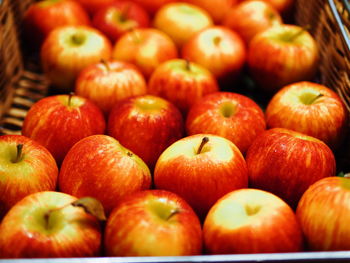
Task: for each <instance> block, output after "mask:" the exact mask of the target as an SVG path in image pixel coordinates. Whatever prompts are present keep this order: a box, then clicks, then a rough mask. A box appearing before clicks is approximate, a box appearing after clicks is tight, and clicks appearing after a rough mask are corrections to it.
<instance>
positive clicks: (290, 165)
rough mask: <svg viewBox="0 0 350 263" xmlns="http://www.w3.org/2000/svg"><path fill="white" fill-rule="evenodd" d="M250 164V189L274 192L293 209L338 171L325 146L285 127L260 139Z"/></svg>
mask: <svg viewBox="0 0 350 263" xmlns="http://www.w3.org/2000/svg"><path fill="white" fill-rule="evenodd" d="M246 162H247V166H248V172H249V185H250V187H252V188H258V189H262V190H265V191H269V192H271V193H274V194H275V195H277V196H279V197H280V198H282V199H283V200H284V201H286V202H287V203H288V204H289V205H290V206H291V207H292V208H293V209H294V208H296V206H297V204H298V201H299V199H300V197H301V196H302V194H303V193H304V192H305V191H306V189H307V188H308V187H309V186H310V185H311V184H313V183H314V182H316V181H317V180H319V179H321V178H324V177H329V176H334V175H335V171H336V163H335V158H334V154H333V152H332V151H331V149H330V148H329V147H328V146H327V145H326V144H325V143H323V142H322V141H320V140H318V139H316V138H314V137H311V136H307V135H304V134H302V133H299V132H295V131H292V130H287V129H283V128H274V129H270V130H267V131H265V132H264V133H262V134H261V135H260V136H258V137H257V138H256V139H255V140H254V142H253V143H252V145H251V146H250V147H249V149H248V152H247V155H246Z"/></svg>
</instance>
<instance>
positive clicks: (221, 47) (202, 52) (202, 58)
mask: <svg viewBox="0 0 350 263" xmlns="http://www.w3.org/2000/svg"><path fill="white" fill-rule="evenodd" d="M182 57H183V58H184V59H187V60H189V61H192V62H195V63H198V64H200V65H202V66H204V67H206V68H207V69H209V70H210V71H211V72H212V73H213V74H214V76H215V77H216V78H218V79H224V78H231V79H234V78H236V77H237V76H238V75H239V73H240V72H241V69H242V68H243V66H244V64H245V59H246V49H245V44H244V42H243V40H242V38H241V37H240V36H239V35H238V34H237V33H236V32H234V31H232V30H230V29H228V28H227V27H223V26H213V27H208V28H206V29H204V30H202V31H200V32H198V33H197V34H195V35H194V36H193V37H192V38H191V39H190V40H189V41H188V42H187V43H186V44H185V45H184V46H183V48H182Z"/></svg>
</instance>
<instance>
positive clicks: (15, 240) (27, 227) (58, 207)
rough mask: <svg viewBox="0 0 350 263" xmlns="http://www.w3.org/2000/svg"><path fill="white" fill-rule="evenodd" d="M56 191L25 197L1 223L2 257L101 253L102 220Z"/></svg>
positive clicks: (0, 249) (87, 255)
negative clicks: (74, 204)
mask: <svg viewBox="0 0 350 263" xmlns="http://www.w3.org/2000/svg"><path fill="white" fill-rule="evenodd" d="M76 200H77V198H76V197H73V196H71V195H67V194H64V193H59V192H54V191H42V192H38V193H33V194H31V195H28V196H26V197H24V198H23V199H21V200H20V201H19V202H18V203H16V204H15V205H14V206H13V207H12V208H11V210H10V211H9V212H8V213H7V214H6V216H5V217H4V218H3V220H2V222H1V224H0V257H1V258H53V257H55V258H56V257H60V258H66V257H92V256H98V255H99V254H100V248H101V243H102V241H101V239H102V238H101V227H100V224H99V222H98V220H97V219H96V218H95V217H94V216H92V215H90V214H88V213H86V212H84V210H83V209H82V208H81V207H75V206H73V205H71V204H72V203H74V202H75V201H76Z"/></svg>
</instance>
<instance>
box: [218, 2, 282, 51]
mask: <svg viewBox="0 0 350 263" xmlns="http://www.w3.org/2000/svg"><path fill="white" fill-rule="evenodd" d="M281 23H282V18H281V16H280V14H279V13H278V11H277V10H276V9H275V8H274V7H273V6H271V5H270V4H268V3H266V2H264V1H262V0H252V1H245V2H242V3H240V4H238V5H236V6H234V7H232V8H231V9H230V10H229V12H228V13H227V15H226V17H225V19H224V21H223V25H224V26H227V27H228V28H230V29H232V30H233V31H235V32H237V33H238V34H239V35H240V36H241V37H242V38H243V40H244V41H245V43H246V44H247V46H248V45H249V42H250V40H251V39H252V38H253V37H254V36H255V35H257V34H258V33H260V32H263V31H265V30H266V29H268V28H270V27H271V26H274V25H278V24H281Z"/></svg>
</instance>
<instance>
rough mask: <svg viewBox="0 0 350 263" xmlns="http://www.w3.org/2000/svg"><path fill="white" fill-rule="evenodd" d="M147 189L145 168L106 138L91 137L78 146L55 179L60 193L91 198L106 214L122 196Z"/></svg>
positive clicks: (67, 158)
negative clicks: (94, 199)
mask: <svg viewBox="0 0 350 263" xmlns="http://www.w3.org/2000/svg"><path fill="white" fill-rule="evenodd" d="M150 186H151V173H150V170H149V168H148V167H147V165H146V164H145V163H144V162H143V161H142V160H141V159H140V158H139V157H138V156H137V155H135V154H134V153H132V152H131V151H130V150H128V149H126V148H125V147H123V146H122V145H121V144H120V143H119V142H118V141H117V140H116V139H114V138H113V137H111V136H108V135H92V136H89V137H86V138H84V139H81V140H80V141H79V142H77V143H76V144H75V145H74V146H73V147H72V148H71V149H70V150H69V152H68V153H67V155H66V157H65V158H64V160H63V163H62V166H61V169H60V173H59V176H58V187H59V189H60V191H62V192H64V193H67V194H71V195H73V196H76V197H84V196H91V197H94V198H96V199H98V200H99V201H100V202H101V203H102V205H103V207H104V209H105V212H106V214H109V213H110V211H111V210H112V209H113V207H114V206H115V205H116V203H117V202H118V201H119V200H120V199H121V198H122V197H124V196H125V195H128V194H131V193H133V192H136V191H140V190H146V189H149V188H150Z"/></svg>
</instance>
